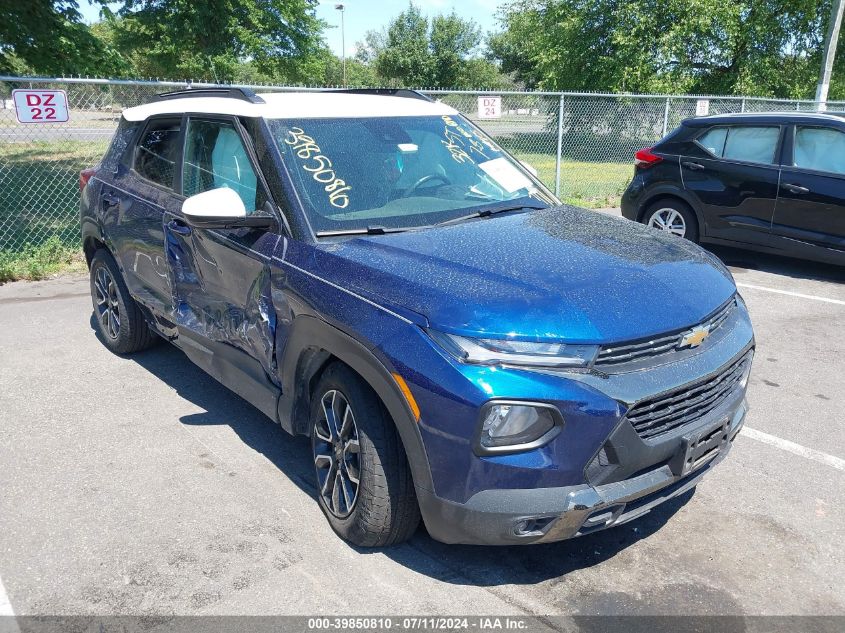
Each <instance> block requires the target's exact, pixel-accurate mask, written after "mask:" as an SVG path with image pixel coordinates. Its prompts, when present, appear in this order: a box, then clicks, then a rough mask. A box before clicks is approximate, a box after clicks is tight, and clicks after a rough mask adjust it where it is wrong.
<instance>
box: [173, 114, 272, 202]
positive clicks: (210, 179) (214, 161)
mask: <svg viewBox="0 0 845 633" xmlns="http://www.w3.org/2000/svg"><path fill="white" fill-rule="evenodd" d="M218 187H227V188H229V189H232V190H233V191H234V192H235V193H237V194H238V195H239V196H240V198H241V200H243V203H244V206H245V207H246V210H247V212H249V213H252V212H253V211H255V210H256V209H257V208H260V207H259V205H263V204H264V196H263V195H258V179H257V177H256V175H255V170H254V169H253V168H252V164H251V163H250V162H249V155H248V154H247V151H246V148H245V147H244V144H243V142H242V141H241V137H240V135H239V134H238V131H237V130H236V129H235V126H234V125H232V124H231V123H227V122H223V121H202V120H197V119H190V120H189V121H188V130H187V134H186V138H185V158H184V160H183V163H182V193H183V194H184V195H186V196H192V195H194V194H197V193H202V192H203V191H208V190H209V189H217V188H218Z"/></svg>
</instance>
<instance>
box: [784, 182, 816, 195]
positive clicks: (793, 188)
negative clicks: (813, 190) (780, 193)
mask: <svg viewBox="0 0 845 633" xmlns="http://www.w3.org/2000/svg"><path fill="white" fill-rule="evenodd" d="M781 187H783V188H784V189H786V190H787V191H788V192H789V193H799V194H800V193H810V190H809V189H807V187H802V186H801V185H790V184H789V183H784V184H782V185H781Z"/></svg>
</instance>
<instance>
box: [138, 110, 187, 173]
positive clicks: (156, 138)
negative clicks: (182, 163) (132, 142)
mask: <svg viewBox="0 0 845 633" xmlns="http://www.w3.org/2000/svg"><path fill="white" fill-rule="evenodd" d="M179 126H180V122H179V120H178V119H175V120H169V119H168V120H153V121H150V123H149V124H148V125H147V127H146V129H145V130H144V133H143V134H142V135H141V140H140V141H138V145H137V146H136V147H135V158H134V161H133V164H132V166H133V168H134V169H135V171H136V172H138V174H140V175H141V176H143V177H144V178H146V179H147V180H150V181H152V182H154V183H156V184H159V185H163V186H165V187H168V188H171V189H172V188H173V178H174V176H175V174H176V160H177V158H178V156H179Z"/></svg>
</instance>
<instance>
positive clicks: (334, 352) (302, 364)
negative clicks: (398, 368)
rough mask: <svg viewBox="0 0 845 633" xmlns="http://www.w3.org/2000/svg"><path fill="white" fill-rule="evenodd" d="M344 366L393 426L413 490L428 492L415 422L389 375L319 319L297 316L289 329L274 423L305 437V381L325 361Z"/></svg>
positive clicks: (357, 345)
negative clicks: (359, 380) (373, 396)
mask: <svg viewBox="0 0 845 633" xmlns="http://www.w3.org/2000/svg"><path fill="white" fill-rule="evenodd" d="M332 356H333V357H335V358H337V359H338V360H340V361H342V362H344V363H346V364H347V365H348V366H349V367H351V368H352V369H353V370H354V371H355V372H356V373H357V374H358V375H359V376H361V377H362V378H363V379H364V381H365V382H366V383H367V384H369V385H370V387H371V388H372V389H373V390H374V391H375V392H376V394H378V396H379V398H380V399H381V401H382V403H383V404H384V406H385V408H386V409H387V411H388V413H390V416H391V418H393V421H394V423H395V424H396V429H397V431H398V432H399V437H400V438H401V439H402V444H403V446H404V448H405V453H406V454H407V456H408V463H409V464H410V466H411V473H412V475H413V478H414V485H415V486H417V487H418V488H423V489H425V490H432V489H433V488H432V481H431V469H430V468H429V462H428V457H427V455H426V451H425V446H424V445H423V441H422V436H421V435H420V430H419V426H418V424H417V420H416V418H415V416H414V414H413V412H412V411H411V408H410V405H409V404H408V402H407V400H406V399H405V397H404V395H403V394H402V391H401V390H400V388H399V386H398V385H397V384H396V381H395V380H394V379H393V376H391V371H390V370H389V369H388V368H387V367H386V366H385V364H384V363H383V362H382V361H380V360H379V359H378V358H377V357H376V356H375V354H373V352H372V351H370V350H369V349H368V348H367V347H366V346H364V345H363V344H361V343H360V342H359V341H357V340H356V339H354V338H352V337H351V336H349V335H348V334H345V333H344V332H342V331H340V330H339V329H337V328H335V327H334V326H332V325H330V324H329V323H327V322H326V321H323V320H322V319H319V318H316V317H312V316H306V315H301V316H298V317H296V319H294V322H293V324H292V326H291V328H290V331H289V335H288V339H287V342H286V345H285V350H284V354H283V357H282V362H281V369H282V371H281V375H282V396H281V397H280V398H279V405H278V418H279V422H280V423H281V425H282V427H283V428H284V429H286V430H287V431H288V432H290V433H293V434H303V435H305V434H307V433H308V432H309V429H308V415H309V412H310V409H311V393H310V391H311V379H312V378H313V377H314V376H315V375H316V373H317V372H318V371H319V370H320V368H321V367H322V366H323V365H324V364H325V362H326V361H327V360H328V359H329V358H330V357H332Z"/></svg>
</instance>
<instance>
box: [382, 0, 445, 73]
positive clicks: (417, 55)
mask: <svg viewBox="0 0 845 633" xmlns="http://www.w3.org/2000/svg"><path fill="white" fill-rule="evenodd" d="M375 68H376V72H377V73H378V74H379V75H380V76H381V77H384V78H385V79H387V80H395V81H399V82H401V83H404V84H405V85H408V86H432V85H433V81H432V78H433V72H432V71H433V60H432V57H431V52H430V51H429V43H428V19H427V18H426V17H425V16H424V15H423V14H422V13H421V12H420V10H419V8H418V7H416V6H414V5H413V4H412V5H410V6H409V7H408V9H407V10H406V11H403V12H402V13H400V14H399V15H398V16H397V17H396V18H395V19H394V20H393V21H392V22H391V23H390V25H389V26H388V27H387V33H386V34H385V36H384V38H383V48H382V49H381V50H378V51H377V52H376V56H375Z"/></svg>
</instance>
